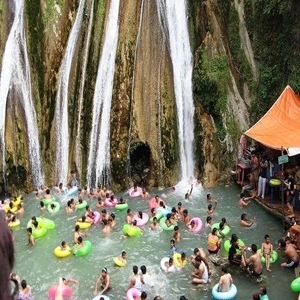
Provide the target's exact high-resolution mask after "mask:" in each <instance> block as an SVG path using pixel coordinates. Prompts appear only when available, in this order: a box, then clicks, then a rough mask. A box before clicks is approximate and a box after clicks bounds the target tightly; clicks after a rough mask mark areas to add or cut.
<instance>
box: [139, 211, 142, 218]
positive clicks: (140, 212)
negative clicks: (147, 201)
mask: <svg viewBox="0 0 300 300" xmlns="http://www.w3.org/2000/svg"><path fill="white" fill-rule="evenodd" d="M139 217H140V218H141V219H143V212H142V211H141V210H140V211H139Z"/></svg>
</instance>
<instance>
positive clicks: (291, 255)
mask: <svg viewBox="0 0 300 300" xmlns="http://www.w3.org/2000/svg"><path fill="white" fill-rule="evenodd" d="M280 249H281V250H282V251H283V255H284V256H285V257H286V258H287V262H284V263H282V264H281V266H282V267H286V268H296V267H297V266H298V265H299V255H298V252H297V250H296V245H294V244H291V243H288V244H287V243H286V242H285V241H280Z"/></svg>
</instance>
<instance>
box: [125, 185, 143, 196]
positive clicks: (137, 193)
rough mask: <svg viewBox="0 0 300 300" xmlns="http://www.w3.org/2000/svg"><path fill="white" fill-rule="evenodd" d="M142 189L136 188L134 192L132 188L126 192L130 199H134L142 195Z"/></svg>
mask: <svg viewBox="0 0 300 300" xmlns="http://www.w3.org/2000/svg"><path fill="white" fill-rule="evenodd" d="M142 191H143V190H142V188H141V187H137V188H136V191H135V190H134V187H132V188H130V189H129V190H128V194H129V196H130V197H131V198H136V197H140V196H141V194H142Z"/></svg>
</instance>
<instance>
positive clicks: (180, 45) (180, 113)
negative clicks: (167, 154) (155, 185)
mask: <svg viewBox="0 0 300 300" xmlns="http://www.w3.org/2000/svg"><path fill="white" fill-rule="evenodd" d="M156 3H157V7H158V11H159V14H160V21H161V26H162V28H163V29H164V30H167V37H168V40H169V49H170V54H171V60H172V65H173V79H174V90H175V98H176V106H177V120H178V121H177V123H178V137H179V144H180V163H181V179H182V180H183V179H189V178H190V177H193V176H194V156H193V144H194V110H195V108H194V103H193V94H192V68H193V58H192V54H191V50H190V42H189V33H188V27H187V15H186V7H185V1H184V0H177V1H164V0H157V1H156Z"/></svg>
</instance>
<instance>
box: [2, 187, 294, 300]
mask: <svg viewBox="0 0 300 300" xmlns="http://www.w3.org/2000/svg"><path fill="white" fill-rule="evenodd" d="M62 190H63V187H62V189H54V195H52V194H51V191H50V189H48V188H47V187H42V188H41V189H40V190H39V191H38V192H37V194H36V199H37V200H38V201H42V200H41V199H51V198H52V197H53V196H55V193H61V192H62ZM192 191H193V185H191V187H190V188H189V190H188V191H187V193H186V194H185V197H184V198H185V201H189V199H190V197H191V195H192ZM174 192H175V188H174V187H173V188H172V189H171V191H170V195H171V194H172V193H174ZM146 193H147V195H148V198H150V195H149V193H148V192H147V191H146V190H145V189H143V194H146ZM75 198H76V197H75ZM77 198H78V200H77V201H76V200H75V199H74V198H71V199H70V200H69V201H68V203H67V206H66V209H65V211H66V213H67V214H68V215H70V214H74V213H76V212H77V207H78V205H80V204H82V203H83V201H89V203H92V201H93V199H95V200H96V207H97V208H100V209H101V218H100V220H101V221H100V222H101V223H102V225H103V229H102V232H103V234H105V235H109V234H111V232H112V231H113V230H114V227H115V226H116V221H115V216H114V213H112V212H111V213H108V212H107V210H106V208H105V207H104V206H105V204H104V200H106V199H109V200H108V201H111V202H115V201H117V202H116V203H118V204H124V203H126V201H124V200H123V199H122V198H120V201H118V200H116V199H115V197H114V195H113V194H112V193H111V192H110V191H108V189H107V188H106V187H98V188H97V189H95V190H94V189H87V188H83V189H80V188H79V189H78V195H77ZM16 199H17V198H15V197H13V198H12V199H11V201H10V202H13V201H16ZM251 199H252V198H251V197H246V196H245V194H244V191H243V192H242V193H241V195H240V197H239V200H238V201H237V206H238V207H240V208H247V207H248V205H249V204H250V203H251ZM206 200H207V205H208V210H207V218H206V223H205V226H204V227H205V228H206V230H207V249H206V250H204V249H199V248H195V249H194V254H193V255H192V256H191V258H187V257H186V254H185V253H184V252H182V253H180V252H178V250H177V248H176V243H180V242H181V240H182V233H181V232H180V230H179V228H180V227H181V226H184V227H186V229H187V230H189V231H192V230H193V229H194V228H195V222H194V221H193V220H192V218H191V217H190V216H189V213H188V210H187V209H186V208H184V207H183V205H182V202H178V203H177V207H172V208H171V212H170V213H169V214H168V215H167V218H166V226H168V227H170V226H173V225H175V224H181V225H180V226H178V225H175V226H174V230H173V233H172V239H171V241H170V252H171V253H172V254H174V253H180V257H179V258H178V261H179V264H180V266H181V267H183V266H184V265H185V264H186V262H187V261H190V262H191V264H192V265H193V267H194V270H193V271H192V273H191V278H192V280H191V281H192V283H194V284H197V285H198V284H200V285H202V284H207V283H209V282H210V276H211V274H212V271H211V264H210V258H211V257H212V256H217V255H218V253H219V251H220V249H221V244H222V243H223V242H224V240H225V237H226V236H227V234H228V233H226V228H230V224H229V223H228V222H227V220H226V219H225V218H222V219H221V220H220V222H219V223H218V226H217V227H212V217H213V214H214V211H215V210H216V209H217V204H218V203H219V202H220V201H221V200H220V199H216V200H214V199H213V198H212V195H211V193H209V194H207V197H206ZM10 202H9V203H10ZM166 202H167V200H164V199H162V198H160V197H159V196H158V195H156V196H155V197H154V201H153V203H154V206H153V208H152V209H151V216H152V218H153V222H152V223H151V225H150V229H151V230H157V229H158V228H159V223H158V212H159V209H160V208H163V209H166V205H167V203H166ZM20 203H21V206H22V208H23V209H24V202H23V200H22V199H21V201H20ZM6 205H7V203H6ZM9 205H10V204H9ZM12 207H14V205H12ZM40 210H41V211H43V210H44V206H42V205H41V207H40ZM11 216H13V217H15V214H14V213H12V212H11V211H7V214H6V217H5V218H6V219H3V220H1V221H4V222H5V221H6V223H7V224H9V222H11V221H12V218H13V217H11ZM138 218H140V219H142V218H143V213H142V212H141V211H138V212H136V213H133V211H132V210H131V209H130V208H128V210H127V214H126V218H125V220H124V221H125V222H126V223H127V224H129V225H131V226H133V227H136V228H139V230H144V229H143V227H139V226H137V219H138ZM14 221H15V220H14ZM94 221H95V214H94V212H93V210H92V209H91V207H90V205H88V204H87V205H86V208H85V213H84V214H83V215H82V216H81V217H80V218H77V219H76V222H77V223H79V224H80V223H86V224H93V222H94ZM193 222H194V223H193ZM255 222H256V218H255V217H253V218H248V216H247V214H246V213H244V212H243V213H242V214H241V220H240V226H241V228H243V227H251V226H253V225H254V224H255ZM32 226H33V227H38V226H39V225H38V221H37V219H36V218H35V217H33V218H32ZM5 234H8V237H6V236H5V237H3V240H5V241H6V240H7V238H9V243H8V244H7V243H6V242H5V245H6V246H7V247H10V250H9V251H7V255H8V257H9V253H13V251H12V250H11V249H12V248H13V234H12V231H9V230H8V233H7V232H5ZM27 234H28V244H29V245H30V246H33V247H34V246H35V239H34V237H33V235H32V227H30V226H29V227H28V228H27ZM85 236H88V234H87V233H85V232H83V231H81V230H80V226H79V225H76V226H75V231H74V244H75V245H76V247H77V249H78V248H80V247H82V246H83V245H84V242H85V241H84V237H85ZM124 237H125V236H124ZM74 247H75V246H74V245H71V246H70V247H69V246H68V245H67V244H66V242H65V241H63V242H62V244H61V250H62V251H72V249H73V248H74ZM277 250H281V251H282V254H283V255H284V256H285V257H286V258H287V261H286V262H284V263H282V264H281V265H282V267H286V268H294V267H296V266H297V265H298V264H299V257H298V253H297V250H296V247H295V246H294V244H293V243H292V242H291V239H290V237H289V236H285V237H283V239H282V240H280V242H279V244H278V247H277ZM273 251H274V248H273V245H272V244H271V242H270V237H269V235H267V234H266V235H265V236H264V242H263V243H262V245H261V252H259V251H258V247H257V245H256V244H252V245H251V247H250V248H248V247H246V246H245V245H242V244H241V243H240V239H239V238H238V237H237V235H236V234H234V233H233V234H232V235H231V239H230V247H229V250H228V264H226V265H223V266H222V268H221V270H222V275H221V276H220V279H219V283H218V292H220V293H222V292H227V291H228V290H230V287H231V285H232V284H233V277H234V276H232V275H231V274H230V273H229V271H228V270H229V268H230V270H232V268H241V269H244V270H245V271H246V272H248V273H249V274H251V275H252V276H254V277H255V278H257V277H260V276H261V274H262V272H263V265H262V263H261V258H262V257H264V258H265V260H266V270H267V271H269V272H270V271H271V269H270V260H271V259H272V258H273ZM248 253H249V254H248ZM126 254H127V253H126V251H123V252H122V254H121V255H120V256H119V257H118V260H119V261H121V262H123V263H125V264H126ZM9 260H10V263H9V264H7V263H6V265H7V273H11V271H12V268H13V262H14V258H13V257H11V256H10V257H9ZM173 265H174V262H173V258H172V257H170V259H169V260H168V262H166V272H168V271H169V270H170V269H171V267H173ZM140 270H141V274H140V273H139V269H138V266H136V265H135V266H133V276H132V278H131V279H130V280H129V286H128V288H129V289H130V288H136V289H137V290H139V291H140V292H141V293H140V295H139V296H137V297H136V300H140V299H143V300H144V299H148V298H147V297H148V296H147V292H146V291H145V290H144V289H145V287H147V281H148V283H149V277H151V275H150V274H149V273H147V271H146V266H141V267H140ZM8 278H10V280H11V281H12V282H14V283H15V284H16V286H18V287H19V289H18V292H17V297H18V298H17V299H19V300H25V299H26V300H30V299H31V297H32V296H31V288H30V286H29V285H28V284H27V282H26V280H25V279H23V280H22V281H21V280H20V278H18V277H17V276H16V275H15V274H11V275H9V276H8ZM146 278H148V280H147V279H146ZM8 280H9V279H8ZM3 282H4V283H5V282H6V283H7V284H8V283H9V282H8V281H7V280H5V281H3ZM70 283H75V284H79V282H78V281H77V280H75V279H65V278H60V279H59V282H58V289H57V293H56V298H55V299H56V300H60V299H62V298H60V297H62V296H61V292H60V291H61V287H62V286H63V285H69V284H70ZM113 285H114V282H113V280H112V279H111V277H110V275H109V273H108V270H107V268H106V267H103V268H102V272H101V274H100V275H99V277H98V279H97V280H96V283H95V287H94V294H95V295H102V294H106V293H107V292H108V291H109V290H110V288H111V287H112V286H113ZM260 295H264V299H267V290H266V288H265V287H262V289H261V290H260V292H259V293H256V294H254V295H253V299H259V298H257V297H260ZM255 297H256V298H255ZM0 299H1V298H0ZM3 299H4V298H3ZM7 299H8V298H7ZM100 299H101V298H100ZM154 299H162V298H161V296H159V295H156V296H155V298H154ZM180 299H186V298H185V296H181V297H180Z"/></svg>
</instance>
